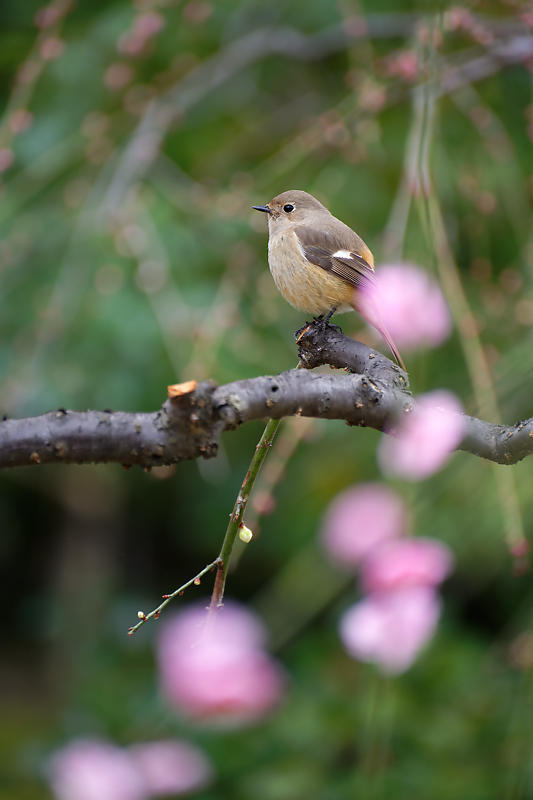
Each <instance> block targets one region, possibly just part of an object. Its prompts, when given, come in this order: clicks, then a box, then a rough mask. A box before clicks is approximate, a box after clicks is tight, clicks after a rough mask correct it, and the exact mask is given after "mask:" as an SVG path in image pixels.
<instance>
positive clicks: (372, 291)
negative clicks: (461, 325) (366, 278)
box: [358, 264, 451, 350]
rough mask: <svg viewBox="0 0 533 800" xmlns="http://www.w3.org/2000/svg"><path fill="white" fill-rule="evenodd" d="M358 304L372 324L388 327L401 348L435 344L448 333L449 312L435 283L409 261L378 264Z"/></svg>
mask: <svg viewBox="0 0 533 800" xmlns="http://www.w3.org/2000/svg"><path fill="white" fill-rule="evenodd" d="M358 307H359V309H360V311H361V314H362V316H363V317H364V318H365V319H366V320H367V321H368V322H370V323H371V324H372V325H373V326H374V327H376V328H377V329H378V330H380V328H383V327H385V328H386V329H387V330H388V332H389V334H390V335H391V337H392V339H393V340H394V341H395V342H396V345H397V346H398V347H399V348H400V350H401V349H405V350H409V349H414V348H417V347H436V346H437V345H439V344H441V342H443V341H444V340H445V339H446V338H447V337H448V336H449V335H450V331H451V318H450V312H449V311H448V306H447V305H446V301H445V300H444V296H443V294H442V292H441V290H440V288H439V286H438V284H437V283H436V282H435V281H434V280H433V279H432V278H431V277H430V276H429V275H428V274H427V273H426V272H424V270H422V269H420V268H419V267H415V266H414V265H412V264H394V265H391V266H384V267H380V268H379V270H377V272H376V277H375V281H374V282H373V283H372V285H370V286H368V288H366V289H365V291H364V292H360V293H359V298H358Z"/></svg>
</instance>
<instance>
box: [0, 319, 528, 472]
mask: <svg viewBox="0 0 533 800" xmlns="http://www.w3.org/2000/svg"><path fill="white" fill-rule="evenodd" d="M298 351H299V356H300V360H301V362H303V364H304V366H306V367H308V369H293V370H289V371H287V372H282V373H280V374H279V375H274V376H261V377H257V378H249V379H246V380H242V381H235V382H234V383H228V384H225V385H224V386H218V387H217V386H215V385H214V384H213V383H211V382H209V381H206V382H203V383H201V384H198V385H195V388H194V389H192V390H190V391H187V392H185V393H183V394H181V395H179V396H177V397H169V398H168V399H167V400H166V401H165V402H164V403H163V405H162V407H161V408H160V409H159V410H158V411H154V412H152V413H128V412H124V411H116V412H112V411H83V412H78V411H67V410H65V409H60V410H58V411H52V412H49V413H47V414H42V415H41V416H38V417H29V418H26V419H5V420H3V421H1V422H0V467H18V466H27V465H31V464H47V463H80V464H82V463H103V462H117V463H119V464H124V465H127V466H130V465H134V464H136V465H139V466H142V467H145V468H149V467H152V466H156V465H161V464H173V463H177V462H179V461H183V460H186V459H193V458H199V457H204V458H210V457H213V456H215V455H216V452H217V447H218V441H219V439H220V436H221V434H222V433H223V432H224V431H227V430H234V429H235V428H237V427H238V426H239V425H241V424H243V423H244V422H249V421H251V420H264V419H268V418H273V419H281V418H282V417H287V416H293V415H299V416H304V417H321V418H323V419H339V420H345V421H346V422H347V423H348V424H349V425H359V426H366V427H371V428H375V429H377V430H380V431H383V430H386V429H387V428H388V427H390V426H391V425H392V424H393V423H394V421H395V420H396V419H397V417H398V416H399V415H401V414H402V413H405V412H408V411H409V410H410V409H411V408H412V407H413V403H414V400H413V398H412V396H411V394H410V392H409V390H408V384H407V380H406V376H405V375H404V373H403V372H402V371H401V370H400V369H399V368H398V367H397V366H396V365H395V364H393V363H392V362H391V361H390V360H389V359H388V358H386V357H385V356H384V355H382V354H381V353H378V352H377V351H376V350H372V349H371V348H369V347H366V345H363V344H361V343H360V342H356V341H354V340H352V339H350V338H349V337H347V336H344V335H343V334H342V333H340V332H339V330H338V329H335V328H332V327H331V326H328V327H327V328H324V327H323V326H322V327H321V326H316V325H313V326H309V327H307V328H306V329H304V330H303V331H302V332H299V341H298ZM323 364H330V365H331V366H334V367H343V368H344V369H345V370H346V371H345V372H340V373H339V372H332V373H330V374H324V373H320V372H314V371H311V368H312V367H316V366H319V365H323ZM459 449H461V450H464V451H466V452H469V453H473V454H474V455H477V456H481V457H483V458H486V459H489V460H491V461H496V462H498V463H500V464H514V463H516V462H517V461H520V460H521V459H523V458H525V457H526V456H528V455H530V454H531V453H533V419H528V420H525V421H522V422H518V423H516V424H515V425H509V426H508V425H494V424H491V423H489V422H485V421H483V420H480V419H476V418H474V417H466V422H465V436H464V439H463V442H462V443H461V445H460V448H459Z"/></svg>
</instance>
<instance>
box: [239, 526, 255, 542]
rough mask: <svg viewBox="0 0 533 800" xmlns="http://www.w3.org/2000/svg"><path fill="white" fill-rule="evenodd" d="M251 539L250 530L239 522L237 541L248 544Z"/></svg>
mask: <svg viewBox="0 0 533 800" xmlns="http://www.w3.org/2000/svg"><path fill="white" fill-rule="evenodd" d="M252 537H253V533H252V531H251V530H250V528H248V527H247V526H246V525H245V524H244V522H241V524H240V525H239V539H240V540H241V542H244V543H245V544H248V542H251V541H252Z"/></svg>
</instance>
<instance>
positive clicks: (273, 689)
mask: <svg viewBox="0 0 533 800" xmlns="http://www.w3.org/2000/svg"><path fill="white" fill-rule="evenodd" d="M261 644H262V630H261V627H260V625H259V624H258V622H257V620H256V618H255V617H253V616H252V614H250V612H248V611H245V610H244V609H243V608H240V607H239V606H236V605H235V604H228V605H225V606H224V608H223V609H221V610H220V611H219V612H217V614H216V615H215V616H212V617H210V618H209V619H208V618H207V613H206V611H205V608H202V609H200V608H198V607H193V608H190V609H186V610H185V611H183V612H182V613H181V614H179V615H178V616H177V617H175V618H174V619H173V620H170V621H168V622H167V623H166V624H165V625H164V627H163V628H162V630H161V635H160V638H159V646H158V661H159V670H160V680H161V686H162V689H163V693H164V695H165V696H166V698H167V699H168V700H169V702H170V703H171V704H172V705H174V706H176V707H177V708H178V709H179V710H180V711H182V712H184V713H185V714H187V715H189V716H191V717H195V718H197V719H209V720H218V721H222V722H229V723H232V724H241V723H245V722H248V721H251V720H253V719H255V718H257V717H260V716H262V715H263V714H265V713H267V712H268V711H269V710H271V709H272V708H273V707H274V706H275V705H276V704H277V703H278V702H279V700H280V698H281V695H282V691H283V684H284V679H283V675H282V672H281V669H280V668H279V666H278V665H277V664H276V662H275V661H273V659H271V658H270V656H269V655H268V654H267V653H265V652H264V651H263V650H262V649H261Z"/></svg>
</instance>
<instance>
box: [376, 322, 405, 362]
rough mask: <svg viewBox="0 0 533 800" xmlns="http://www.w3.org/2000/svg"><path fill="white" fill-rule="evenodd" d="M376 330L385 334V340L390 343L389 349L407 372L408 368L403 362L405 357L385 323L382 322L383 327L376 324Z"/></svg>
mask: <svg viewBox="0 0 533 800" xmlns="http://www.w3.org/2000/svg"><path fill="white" fill-rule="evenodd" d="M376 330H378V331H379V332H380V334H381V335H382V336H383V338H384V339H385V341H386V342H387V344H388V345H389V350H390V351H391V353H392V355H393V356H394V358H395V359H396V363H397V364H398V365H399V366H400V367H401V368H402V369H403V371H404V372H407V368H406V366H405V364H404V363H403V358H402V357H401V355H400V351H399V350H398V348H397V347H396V344H395V343H394V339H393V338H392V336H391V335H390V333H389V332H388V330H387V328H386V327H385V326H384V325H383V323H381V327H377V326H376Z"/></svg>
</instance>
